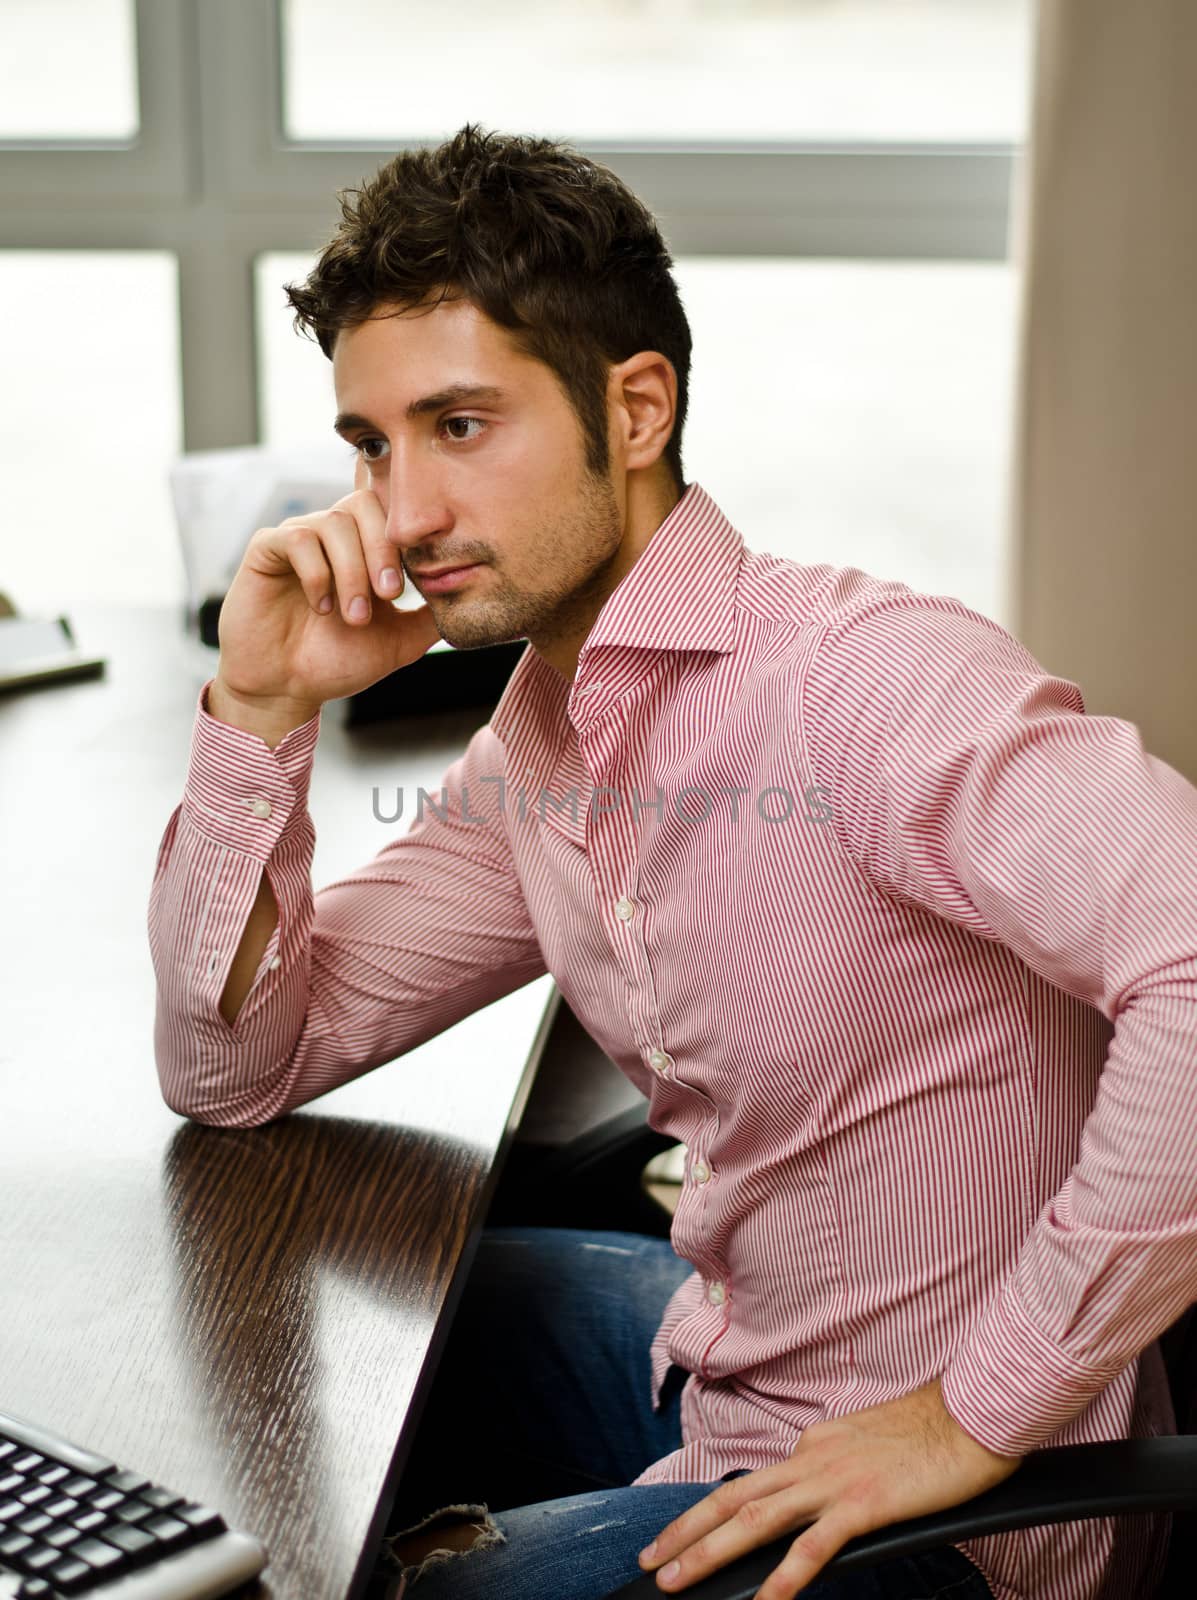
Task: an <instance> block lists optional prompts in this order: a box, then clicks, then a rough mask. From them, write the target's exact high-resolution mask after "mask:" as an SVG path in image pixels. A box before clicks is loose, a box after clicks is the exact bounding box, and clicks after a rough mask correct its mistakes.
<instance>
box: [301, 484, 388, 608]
mask: <svg viewBox="0 0 1197 1600" xmlns="http://www.w3.org/2000/svg"><path fill="white" fill-rule="evenodd" d="M350 498H351V499H352V501H353V502H354V504H353V509H352V510H349V509H346V510H343V511H339V510H337V509H336V508H335V507H334V508H333V509H332V510H331V511H325V512H323V513H322V514H321V515H320V516H318V517H313V518H312V526H313V527H314V528H315V530H316V532H317V534H318V535H319V537H320V542H321V544H322V545H323V546H324V552H325V555H326V556H327V557H328V561H329V564H330V565H331V567H332V573H333V583H334V585H335V587H336V591H337V604H338V606H339V607H340V611H341V615H342V616H343V617H344V618H345V621H346V622H348V623H349V624H350V625H351V626H352V627H356V628H363V627H365V626H366V624H367V623H368V622H369V621H370V618H371V616H372V614H373V608H372V605H371V597H372V594H373V585H372V584H371V581H370V572H369V568H368V567H367V564H366V554H365V550H364V549H363V546H362V533H361V527H360V524H359V522H358V517H359V516H364V515H365V512H364V508H363V507H362V506H361V505H360V504H359V503H358V502H360V501H361V500H362V499H364V498H370V497H366V496H359V495H353V496H352V497H350ZM343 503H344V502H342V504H343ZM375 505H376V506H377V507H378V510H379V513H380V514H381V510H382V508H381V506H378V502H377V501H375Z"/></svg>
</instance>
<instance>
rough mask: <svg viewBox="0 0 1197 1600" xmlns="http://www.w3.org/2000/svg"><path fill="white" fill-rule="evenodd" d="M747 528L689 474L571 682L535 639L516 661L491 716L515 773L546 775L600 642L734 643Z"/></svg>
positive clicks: (609, 603)
mask: <svg viewBox="0 0 1197 1600" xmlns="http://www.w3.org/2000/svg"><path fill="white" fill-rule="evenodd" d="M744 554H745V545H744V539H743V536H742V535H741V534H740V533H739V531H738V530H737V529H736V528H734V527H733V526H732V524H731V523H730V522H729V521H728V519H727V518H726V517H725V516H724V514H723V512H722V511H721V510H720V509H719V507H718V506H717V505H716V504H715V502H714V500H712V499H711V497H710V495H709V494H707V492H706V490H705V489H703V487H702V486H701V484H698V483H690V484H687V486H686V488H685V491H684V492H683V494H682V496H681V498H680V499H679V500H678V502H677V504H676V505H675V506H674V507H673V509H672V510H671V511H670V512H669V514H668V516H667V517H666V518H665V520H664V521H663V522H662V523H661V524H660V526H659V527H658V528H657V529H656V531H655V532H654V533H653V535H652V537H651V538H650V539H649V541H648V543H647V544H646V545H645V547H644V549H643V550H642V551H641V552H640V555H639V556H638V557H637V558H636V560H635V562H634V563H633V564H632V567H631V569H630V570H629V571H628V572H626V573H625V574H624V576H623V578H622V580H621V581H620V582H619V584H617V586H616V587H615V589H614V590H613V591H612V592H611V594H609V595H608V596H607V599H606V600H605V601H604V603H603V606H602V609H601V610H600V612H599V614H598V616H597V617H596V618H595V620H594V626H593V627H592V628H591V630H590V632H589V633H588V634H587V636H586V642H585V643H584V644H583V646H582V649H581V651H580V652H579V655H578V670H577V675H576V677H575V679H574V680H573V683H570V682H569V681H568V680H567V679H565V678H563V677H562V675H561V674H560V673H559V672H558V671H557V669H556V668H555V667H552V666H550V665H549V663H548V662H547V661H546V660H545V659H544V658H543V656H540V655H538V654H537V652H536V650H535V649H533V647H532V646H531V645H529V646H528V648H527V649H526V650H525V651H524V653H523V655H521V656H520V658H519V660H518V661H517V662H516V665H515V669H514V671H513V672H512V674H511V677H510V678H509V679H508V681H507V685H506V687H505V688H504V690H503V694H502V696H501V698H500V700H499V703H498V705H497V706H496V707H495V709H494V712H493V713H492V715H491V718H490V726H491V728H492V729H493V731H494V732H495V733H496V734H497V735H498V737H499V739H500V740H501V741H502V743H503V745H504V748H505V749H506V751H507V757H508V763H507V770H508V774H509V776H511V777H512V778H513V779H518V778H519V777H520V776H522V775H523V774H524V773H528V774H531V775H532V776H542V775H543V772H544V770H545V766H546V763H547V762H549V761H551V760H552V759H555V757H556V754H557V752H558V750H559V748H560V745H561V741H562V739H563V738H564V736H565V731H566V727H567V718H566V716H565V708H566V703H567V701H568V699H569V696H570V692H571V690H572V689H574V688H575V687H576V686H578V685H580V684H581V683H583V682H584V681H585V678H586V676H587V674H588V672H589V671H593V670H594V669H593V668H591V667H590V665H589V664H590V662H591V660H592V659H593V658H594V657H595V655H596V654H597V653H598V652H600V651H601V650H602V649H604V648H606V647H609V646H612V645H618V646H626V647H630V648H634V649H635V648H639V649H647V650H714V651H718V652H719V653H720V654H727V653H728V652H729V651H731V650H732V649H733V648H734V640H735V614H734V601H735V595H736V587H737V584H738V582H739V574H740V565H741V563H742V561H743V559H744Z"/></svg>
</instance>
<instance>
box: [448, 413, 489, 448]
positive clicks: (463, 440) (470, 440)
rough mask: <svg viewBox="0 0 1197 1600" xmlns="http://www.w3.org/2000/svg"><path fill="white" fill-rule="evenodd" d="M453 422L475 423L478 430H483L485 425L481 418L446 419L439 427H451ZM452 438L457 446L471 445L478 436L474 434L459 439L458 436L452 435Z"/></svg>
mask: <svg viewBox="0 0 1197 1600" xmlns="http://www.w3.org/2000/svg"><path fill="white" fill-rule="evenodd" d="M455 422H476V423H477V424H478V426H479V427H480V428H485V427H486V423H485V422H483V420H482V418H481V417H446V418H445V420H444V421H443V422H442V423H441V427H442V428H449V427H452V425H453V424H454V423H455ZM452 437H453V439H454V441H455V443H457V444H472V443H473V440H474V439H476V438H477V437H478V435H477V434H474V435H473V436H472V437H466V438H461V437H459V436H458V435H453V436H452Z"/></svg>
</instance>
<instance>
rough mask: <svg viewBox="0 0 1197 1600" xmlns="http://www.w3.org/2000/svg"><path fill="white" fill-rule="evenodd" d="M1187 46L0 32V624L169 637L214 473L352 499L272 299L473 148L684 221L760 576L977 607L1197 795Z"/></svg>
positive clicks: (724, 498) (960, 21)
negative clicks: (268, 476) (357, 219)
mask: <svg viewBox="0 0 1197 1600" xmlns="http://www.w3.org/2000/svg"><path fill="white" fill-rule="evenodd" d="M1194 13H1197V7H1193V6H1192V5H1191V3H1190V0H1143V4H1142V5H1137V6H1136V7H1134V8H1128V7H1126V6H1125V5H1118V4H1115V3H1114V0H1084V3H1083V4H1082V3H1081V0H1040V3H1039V4H1035V3H1034V0H504V3H500V4H495V5H491V6H488V7H486V8H481V9H480V8H476V7H466V8H462V9H460V10H457V9H445V8H440V7H430V6H429V5H427V4H426V3H419V4H417V3H414V0H413V3H407V0H0V196H2V197H3V206H2V207H0V352H2V354H0V362H2V370H3V382H2V383H0V514H2V517H3V534H2V535H0V537H2V539H3V556H2V558H0V588H3V589H4V590H5V591H6V592H7V593H8V594H9V595H10V596H11V597H12V598H13V599H14V600H15V601H16V603H17V604H18V605H19V606H20V607H21V609H22V610H23V611H26V612H37V611H47V612H48V611H66V612H69V611H70V610H71V609H72V608H73V607H75V606H77V605H79V604H82V603H84V602H86V603H88V604H92V603H104V604H107V603H112V604H146V605H154V604H179V605H181V603H182V600H183V594H184V583H185V575H184V569H183V563H182V560H181V556H180V545H179V538H178V534H177V529H176V525H175V516H174V510H173V506H172V499H171V492H170V487H169V482H168V474H169V472H170V468H171V465H172V463H174V462H176V461H177V460H178V459H179V458H180V457H181V456H182V455H185V454H189V453H192V452H198V451H206V450H213V449H218V448H223V447H229V446H246V445H255V444H261V445H270V446H280V447H281V446H293V447H295V448H296V449H298V450H300V451H306V450H309V449H310V451H311V453H312V460H313V461H316V460H317V459H319V460H320V461H322V462H329V461H331V462H332V464H333V466H332V470H334V471H336V470H339V466H338V463H339V460H340V459H341V458H342V457H343V460H344V463H345V466H344V470H345V474H346V478H345V487H346V490H348V488H350V487H351V486H352V482H351V466H350V460H351V452H350V450H349V447H348V446H344V445H341V444H340V443H339V442H338V441H337V440H335V438H334V436H333V434H332V419H333V414H334V397H333V391H332V381H331V367H330V364H329V362H328V361H327V360H326V359H325V358H324V356H323V355H322V354H321V353H320V350H319V348H318V346H317V345H316V344H315V343H314V342H312V341H310V340H308V339H306V338H304V337H302V336H301V335H299V334H298V333H296V332H295V331H294V329H293V327H292V324H291V315H290V312H289V310H288V309H287V308H286V306H285V302H284V298H283V292H282V285H283V284H284V283H286V282H289V281H294V280H296V279H299V278H302V276H303V275H304V274H305V272H306V270H307V268H308V266H309V265H310V264H311V263H312V262H313V261H314V259H315V256H316V254H317V252H318V251H319V249H320V247H321V245H322V244H323V242H324V241H325V239H326V238H327V236H328V235H329V233H330V232H331V230H332V228H333V227H334V225H335V222H336V220H337V217H338V208H337V203H336V190H337V189H338V188H340V187H347V186H352V185H355V184H357V183H359V182H361V181H362V179H363V178H365V177H366V176H368V175H370V174H371V173H373V172H374V171H375V170H376V169H377V167H378V166H379V165H380V164H381V163H382V162H383V161H385V160H387V159H388V158H389V157H390V156H391V155H393V154H394V152H395V151H396V149H398V148H400V147H403V146H407V145H412V144H417V143H438V142H440V140H442V139H443V138H445V137H447V136H448V135H450V134H451V133H452V132H454V131H455V130H456V129H457V128H458V127H459V126H460V125H461V124H462V123H463V122H465V121H467V120H472V121H476V122H481V123H482V124H483V125H484V126H486V127H488V128H497V129H501V130H504V131H512V132H523V133H532V134H542V135H548V136H551V137H554V138H564V139H566V140H568V141H569V142H570V143H572V144H574V145H575V146H577V147H578V148H580V149H582V150H584V151H585V152H586V153H587V154H590V155H592V156H593V157H594V158H596V159H598V160H600V161H603V162H604V163H605V164H607V165H608V166H610V167H612V168H613V169H614V170H616V171H617V172H618V173H619V174H620V175H621V176H622V177H623V178H624V179H625V180H626V181H627V182H628V183H629V184H630V185H631V187H632V188H633V189H634V190H635V191H636V192H637V193H638V194H639V195H640V196H641V198H642V199H644V201H645V202H646V203H647V204H648V205H649V206H650V208H651V209H652V210H653V211H654V213H655V215H656V216H657V218H658V220H659V222H660V224H661V227H662V231H663V232H664V234H665V237H666V240H667V242H668V243H669V246H670V248H671V250H672V252H673V254H674V256H675V259H676V262H677V278H678V282H679V286H680V289H681V293H682V298H683V302H684V304H685V306H686V308H687V312H688V314H689V317H690V321H691V326H692V330H693V336H694V354H693V368H692V373H691V412H690V418H689V420H688V422H687V426H686V430H685V437H684V446H683V453H684V461H685V469H686V477H687V480H688V481H692V480H697V481H699V482H701V483H702V484H703V486H704V487H705V488H706V489H708V491H709V492H710V493H712V494H713V495H714V497H715V499H716V500H717V501H718V502H719V503H720V504H721V506H722V507H723V509H724V510H725V511H726V512H727V513H728V515H729V516H730V517H731V519H732V521H733V522H735V523H736V525H737V526H738V527H739V528H740V529H741V530H742V531H743V533H744V535H745V538H746V540H747V543H748V544H749V546H750V547H751V548H754V549H764V550H771V551H774V552H776V553H778V554H781V555H785V556H789V557H792V558H795V559H798V560H802V561H809V562H819V561H829V562H832V563H835V564H840V565H856V566H860V567H863V568H865V569H866V570H867V571H870V572H872V573H874V574H876V575H878V576H882V577H887V578H889V577H893V578H900V579H902V580H903V581H905V582H907V583H909V584H911V585H912V586H913V587H915V588H917V589H921V590H925V591H930V592H941V593H950V594H953V595H956V596H958V597H960V598H961V599H963V600H964V601H966V602H967V603H968V604H970V605H972V606H974V607H976V608H977V609H978V610H980V611H982V612H984V613H986V614H987V615H990V616H993V617H995V618H996V619H998V620H999V621H1000V622H1002V623H1003V624H1004V625H1005V626H1007V627H1010V628H1011V629H1012V630H1013V631H1015V632H1016V633H1017V634H1018V635H1019V637H1021V638H1023V639H1024V641H1025V642H1026V643H1027V644H1028V647H1029V648H1031V649H1032V651H1034V652H1035V653H1036V654H1037V655H1039V657H1040V659H1041V660H1043V661H1044V662H1045V663H1046V664H1048V665H1050V666H1052V667H1053V669H1054V670H1058V671H1060V672H1062V673H1063V674H1064V675H1066V676H1070V677H1074V678H1075V679H1076V680H1077V681H1079V682H1080V683H1081V684H1082V685H1083V686H1084V687H1085V689H1086V694H1087V699H1088V700H1089V709H1090V710H1091V711H1092V710H1094V709H1106V710H1109V711H1111V712H1116V713H1117V714H1120V715H1126V716H1133V717H1134V718H1135V719H1136V720H1139V721H1140V722H1141V723H1142V724H1143V725H1144V728H1145V730H1146V731H1148V732H1149V733H1150V735H1151V738H1152V739H1154V741H1155V743H1154V745H1153V748H1157V747H1158V748H1159V751H1160V753H1161V754H1163V755H1166V756H1167V757H1168V759H1170V760H1172V761H1174V762H1176V763H1177V764H1178V765H1184V764H1186V763H1187V764H1188V766H1189V768H1190V771H1194V770H1197V743H1195V742H1194V738H1195V736H1194V734H1193V732H1192V728H1191V724H1192V720H1193V719H1192V717H1191V712H1190V711H1189V699H1190V692H1191V685H1192V684H1193V682H1194V681H1195V679H1197V663H1195V662H1194V660H1193V657H1192V654H1191V652H1192V650H1193V645H1192V643H1191V640H1190V638H1189V635H1190V634H1191V629H1190V628H1188V627H1186V626H1185V623H1186V619H1187V616H1188V613H1187V611H1184V610H1182V609H1180V602H1179V601H1178V599H1177V595H1176V590H1177V586H1178V583H1179V584H1180V585H1181V587H1182V588H1183V586H1184V585H1186V584H1187V585H1189V594H1190V596H1191V592H1192V589H1191V579H1192V578H1193V576H1194V568H1193V555H1192V532H1193V528H1192V517H1191V511H1190V509H1189V508H1190V506H1191V504H1192V501H1191V499H1190V498H1188V489H1189V487H1191V486H1190V485H1189V484H1188V483H1187V482H1186V484H1185V485H1184V488H1183V492H1182V491H1181V489H1180V488H1175V489H1174V491H1173V492H1171V493H1161V492H1160V491H1161V482H1162V480H1161V472H1163V473H1164V474H1165V475H1166V474H1167V473H1168V472H1172V473H1173V474H1176V473H1181V474H1186V473H1188V474H1191V472H1192V467H1191V465H1189V463H1188V457H1189V455H1190V454H1191V452H1189V450H1188V448H1187V446H1186V445H1184V444H1183V443H1182V442H1181V440H1180V436H1179V433H1178V430H1179V429H1180V427H1181V422H1180V418H1181V414H1182V411H1184V410H1186V408H1187V410H1188V414H1190V415H1191V405H1190V404H1189V402H1190V401H1191V399H1192V398H1194V397H1192V396H1191V395H1188V396H1186V395H1185V394H1184V393H1182V392H1181V390H1178V389H1177V388H1176V386H1175V385H1176V383H1177V382H1178V381H1181V380H1179V379H1178V377H1177V371H1176V369H1177V368H1178V367H1180V366H1182V365H1183V364H1184V363H1183V360H1182V357H1183V356H1184V355H1185V353H1186V352H1187V351H1188V350H1190V349H1191V348H1192V347H1193V312H1192V308H1191V307H1189V306H1187V303H1186V302H1185V301H1182V299H1181V295H1182V292H1183V291H1182V288H1181V285H1182V284H1183V283H1184V282H1188V283H1189V284H1191V281H1192V277H1191V268H1192V265H1193V260H1194V251H1193V228H1192V214H1193V201H1192V198H1191V196H1192V193H1193V189H1194V186H1193V183H1192V173H1191V171H1189V170H1188V168H1189V155H1188V151H1189V150H1190V149H1192V148H1194V141H1193V138H1192V134H1193V132H1194V131H1197V130H1193V129H1191V128H1186V127H1185V126H1184V125H1183V121H1182V120H1181V119H1183V117H1184V116H1185V115H1186V113H1185V112H1184V111H1183V107H1182V101H1186V100H1187V98H1188V96H1187V95H1184V94H1182V93H1181V90H1182V88H1183V85H1184V84H1185V83H1188V84H1189V85H1190V87H1191V82H1192V81H1193V75H1194V69H1195V68H1197V39H1195V37H1194ZM1169 118H1171V119H1173V120H1172V121H1171V122H1170V123H1166V119H1169ZM1186 135H1187V136H1186ZM1161 263H1162V265H1161ZM1136 272H1139V273H1145V274H1148V277H1147V278H1146V279H1145V280H1144V282H1143V283H1142V284H1141V285H1140V284H1137V283H1136V281H1135V276H1134V274H1135V273H1136ZM1171 293H1174V294H1175V309H1174V310H1173V309H1170V307H1169V305H1168V303H1167V296H1168V295H1169V294H1171ZM1136 317H1137V318H1139V319H1140V323H1136V321H1135V318H1136ZM1119 318H1123V319H1126V320H1125V322H1124V324H1120V323H1119V322H1118V320H1117V319H1119ZM1143 318H1147V319H1149V326H1148V327H1147V329H1146V333H1145V332H1144V328H1143V326H1142V325H1141V323H1142V319H1143ZM1178 319H1180V320H1178ZM1148 357H1149V358H1150V359H1151V361H1153V362H1154V365H1153V366H1152V367H1151V369H1150V371H1147V369H1144V372H1142V373H1140V372H1138V371H1137V369H1136V361H1137V360H1139V359H1141V358H1143V359H1146V358H1148ZM1191 381H1192V380H1190V383H1191ZM1161 382H1163V383H1164V385H1165V386H1164V387H1163V388H1161V387H1160V384H1161ZM1119 397H1121V399H1119ZM1120 403H1121V404H1123V405H1124V406H1125V408H1126V411H1125V415H1124V416H1122V417H1119V416H1118V415H1111V414H1110V413H1109V412H1108V410H1107V411H1106V412H1102V413H1100V414H1099V413H1098V412H1096V411H1094V409H1093V407H1095V406H1098V405H1105V406H1107V407H1108V406H1109V405H1111V404H1113V405H1115V406H1117V405H1118V404H1120ZM1127 418H1129V419H1131V420H1130V422H1129V423H1128V421H1127ZM338 451H339V452H341V456H338V454H337V452H338ZM1162 451H1166V452H1169V453H1168V454H1167V456H1166V457H1164V456H1161V454H1160V452H1162ZM1136 471H1141V472H1142V473H1143V474H1144V476H1145V478H1146V479H1147V480H1148V481H1149V483H1150V485H1151V488H1150V492H1147V493H1145V492H1144V491H1143V488H1142V485H1141V484H1140V485H1136V482H1135V479H1134V473H1135V472H1136ZM1103 474H1105V475H1106V476H1105V477H1104V479H1103ZM1103 519H1106V520H1105V521H1104V522H1103ZM248 531H252V529H251V530H248ZM1165 571H1166V573H1167V577H1166V579H1165V578H1164V576H1163V574H1164V572H1165ZM1145 584H1147V585H1149V587H1148V588H1146V589H1145V588H1144V587H1143V585H1145ZM1178 635H1183V636H1184V642H1183V645H1182V644H1181V643H1180V642H1179V641H1178ZM1169 641H1170V643H1169ZM1145 648H1146V649H1147V650H1148V652H1149V653H1151V652H1154V654H1152V655H1151V659H1150V663H1149V665H1147V666H1144V665H1143V659H1144V658H1143V652H1144V649H1145ZM1167 649H1172V650H1178V649H1179V650H1182V651H1183V652H1184V654H1183V659H1182V658H1181V657H1179V656H1176V655H1172V656H1169V657H1168V658H1167V659H1166V660H1165V659H1162V658H1161V656H1160V654H1159V652H1160V651H1161V650H1167ZM1136 663H1137V664H1136ZM1161 681H1163V685H1164V686H1163V688H1162V691H1161ZM1161 692H1162V694H1163V699H1162V700H1161V698H1160V695H1161ZM1094 702H1095V703H1096V704H1095V703H1094ZM1186 729H1188V731H1187V732H1186V731H1185V730H1186Z"/></svg>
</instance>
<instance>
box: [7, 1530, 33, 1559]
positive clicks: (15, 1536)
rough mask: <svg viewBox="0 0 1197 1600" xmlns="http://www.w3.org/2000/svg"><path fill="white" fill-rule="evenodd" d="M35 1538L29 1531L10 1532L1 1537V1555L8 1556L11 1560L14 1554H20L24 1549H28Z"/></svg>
mask: <svg viewBox="0 0 1197 1600" xmlns="http://www.w3.org/2000/svg"><path fill="white" fill-rule="evenodd" d="M32 1544H33V1540H32V1539H31V1538H30V1537H29V1535H28V1534H27V1533H9V1534H6V1535H5V1536H4V1538H3V1539H0V1556H6V1557H7V1558H8V1560H9V1561H11V1560H12V1559H13V1557H14V1556H19V1555H20V1553H21V1551H22V1550H28V1549H29V1548H30V1547H31V1545H32Z"/></svg>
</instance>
